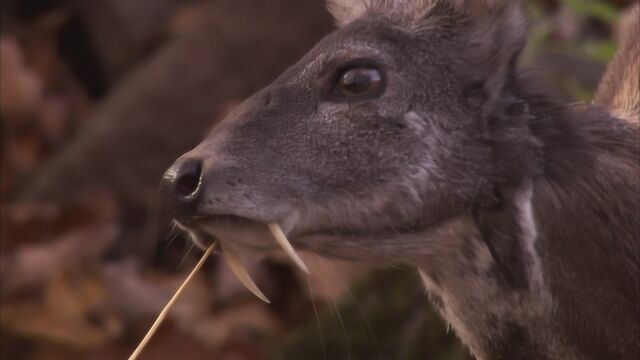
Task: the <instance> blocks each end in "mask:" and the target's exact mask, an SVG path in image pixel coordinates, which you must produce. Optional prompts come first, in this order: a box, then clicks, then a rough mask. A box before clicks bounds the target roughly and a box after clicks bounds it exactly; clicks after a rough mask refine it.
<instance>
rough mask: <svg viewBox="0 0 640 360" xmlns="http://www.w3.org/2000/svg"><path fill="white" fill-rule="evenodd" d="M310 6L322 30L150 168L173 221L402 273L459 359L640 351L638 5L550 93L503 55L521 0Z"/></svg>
mask: <svg viewBox="0 0 640 360" xmlns="http://www.w3.org/2000/svg"><path fill="white" fill-rule="evenodd" d="M327 5H328V9H329V11H330V12H331V13H332V14H333V16H334V18H335V20H336V23H337V25H338V26H337V29H336V30H335V31H334V32H332V33H330V34H329V35H327V36H326V37H325V38H324V39H322V40H321V41H320V42H319V43H318V44H316V45H315V46H314V47H313V48H312V49H311V50H310V51H309V53H308V54H306V55H305V56H304V57H303V58H302V59H301V60H300V61H299V62H298V63H296V64H294V65H293V66H291V67H290V68H289V69H288V70H286V71H285V72H284V73H283V74H282V75H281V76H279V77H278V78H277V79H276V80H274V81H273V83H272V84H271V85H269V86H268V87H266V88H264V89H262V90H260V91H258V92H256V93H255V94H254V95H252V96H251V97H249V98H248V99H246V100H245V101H244V102H242V103H241V104H240V105H238V106H237V107H235V108H234V109H233V110H232V111H231V112H230V113H229V114H228V115H227V116H226V117H225V118H224V119H223V120H222V121H221V122H220V123H219V124H218V125H216V126H215V127H214V128H213V129H212V130H211V132H210V133H209V134H207V135H206V137H205V138H204V140H203V141H202V142H201V143H200V144H198V145H197V146H195V147H194V148H193V149H192V150H191V151H189V152H187V153H186V154H184V155H182V156H180V157H179V158H178V159H177V160H176V161H175V163H174V164H173V165H171V167H170V168H169V169H168V170H167V172H166V174H165V175H164V176H163V179H162V183H161V193H162V197H163V201H164V203H165V204H166V206H167V208H168V209H170V212H171V214H172V216H173V217H174V219H175V221H176V223H177V224H179V225H180V227H181V228H183V229H185V230H186V231H188V232H189V233H190V234H191V235H192V238H193V240H194V241H195V242H196V243H197V244H199V245H201V246H203V247H206V246H207V245H208V244H209V243H211V242H213V241H220V242H221V243H222V245H223V252H229V253H240V254H242V253H244V252H257V253H265V252H268V251H271V250H273V249H274V248H276V247H277V244H276V243H275V242H273V241H271V240H269V239H270V238H271V237H270V236H271V235H270V231H269V227H268V226H267V225H269V224H271V225H273V224H276V225H277V228H278V229H281V230H282V236H286V239H288V241H290V244H289V245H290V247H291V249H293V248H295V249H298V250H304V251H309V252H312V253H316V254H319V255H321V256H326V257H335V258H340V259H349V260H353V261H375V262H379V263H405V264H409V265H411V266H415V268H416V269H417V272H418V273H419V277H420V278H421V280H422V284H423V285H424V287H425V288H426V291H427V293H428V298H429V299H430V302H431V303H432V304H433V306H434V307H435V308H436V309H437V311H438V312H439V313H440V314H441V315H442V317H443V318H444V319H445V320H446V322H447V323H448V324H449V325H450V326H451V327H452V328H453V329H454V331H455V333H456V334H457V336H458V337H459V338H460V339H461V341H462V343H464V344H465V345H466V346H467V347H468V349H469V350H470V352H471V353H472V354H473V356H475V357H476V358H478V359H640V124H639V123H640V120H639V119H640V118H639V116H640V64H639V60H638V59H640V40H639V39H640V38H639V37H638V34H640V10H638V7H639V6H638V5H636V9H635V14H636V15H635V16H634V18H632V19H631V23H632V24H631V25H629V27H628V36H627V37H626V40H625V41H624V42H623V44H622V48H621V49H620V50H619V52H618V55H617V56H616V58H615V59H614V61H613V62H612V63H611V65H610V66H609V68H608V70H607V73H606V75H605V77H604V80H603V81H602V86H601V88H600V89H599V90H598V93H597V96H596V101H594V102H592V103H582V104H574V103H570V104H567V103H563V102H562V101H559V100H557V99H554V98H553V96H551V95H548V93H547V92H545V91H544V90H541V89H540V86H539V85H538V82H537V81H536V80H535V79H532V77H531V76H530V73H529V72H528V71H526V69H523V67H522V66H521V65H520V63H519V61H518V60H519V57H520V54H521V51H522V49H523V47H524V46H525V44H526V36H527V27H528V26H527V17H526V15H525V11H524V10H523V4H522V3H521V1H505V0H469V1H462V0H328V3H327ZM633 34H635V35H633ZM272 230H273V229H272ZM291 249H290V250H291ZM294 254H295V253H294ZM294 260H296V261H297V260H299V259H294Z"/></svg>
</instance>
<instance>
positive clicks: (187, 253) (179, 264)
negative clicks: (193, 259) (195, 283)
mask: <svg viewBox="0 0 640 360" xmlns="http://www.w3.org/2000/svg"><path fill="white" fill-rule="evenodd" d="M194 247H196V244H194V243H193V242H192V243H191V244H189V248H188V249H187V252H186V253H185V254H184V255H183V256H182V259H181V260H180V263H178V266H176V270H180V268H181V267H182V265H184V262H185V260H187V258H188V257H189V254H190V253H191V251H192V250H193V248H194Z"/></svg>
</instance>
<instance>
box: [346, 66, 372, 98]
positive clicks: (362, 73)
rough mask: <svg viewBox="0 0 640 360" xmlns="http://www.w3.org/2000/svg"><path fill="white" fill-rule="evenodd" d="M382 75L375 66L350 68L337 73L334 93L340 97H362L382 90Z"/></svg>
mask: <svg viewBox="0 0 640 360" xmlns="http://www.w3.org/2000/svg"><path fill="white" fill-rule="evenodd" d="M382 82H383V81H382V75H381V74H380V72H379V71H378V70H377V69H375V68H368V67H362V68H350V69H346V70H343V71H342V72H341V73H339V74H338V77H337V80H336V84H335V87H334V95H335V96H338V97H341V98H357V99H360V98H364V97H368V95H371V96H374V95H377V94H379V93H380V91H381V90H382V85H383V84H382Z"/></svg>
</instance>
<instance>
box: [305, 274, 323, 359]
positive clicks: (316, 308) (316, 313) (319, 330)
mask: <svg viewBox="0 0 640 360" xmlns="http://www.w3.org/2000/svg"><path fill="white" fill-rule="evenodd" d="M307 285H308V290H309V298H310V299H311V304H312V305H313V314H314V316H315V318H316V327H317V328H318V334H319V335H320V346H321V347H322V358H323V359H324V360H327V345H326V344H325V342H324V334H323V333H322V327H321V326H320V314H319V312H318V305H317V304H316V299H315V297H314V296H313V291H312V289H311V280H310V279H309V278H307Z"/></svg>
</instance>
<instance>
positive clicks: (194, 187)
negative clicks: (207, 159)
mask: <svg viewBox="0 0 640 360" xmlns="http://www.w3.org/2000/svg"><path fill="white" fill-rule="evenodd" d="M201 177H202V162H200V161H199V160H187V161H185V162H184V163H183V164H182V165H181V166H180V169H178V173H177V174H176V180H175V185H174V190H175V192H176V193H177V194H178V195H180V196H182V197H183V198H186V197H192V196H195V195H196V194H197V193H198V190H199V188H200V181H201Z"/></svg>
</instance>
